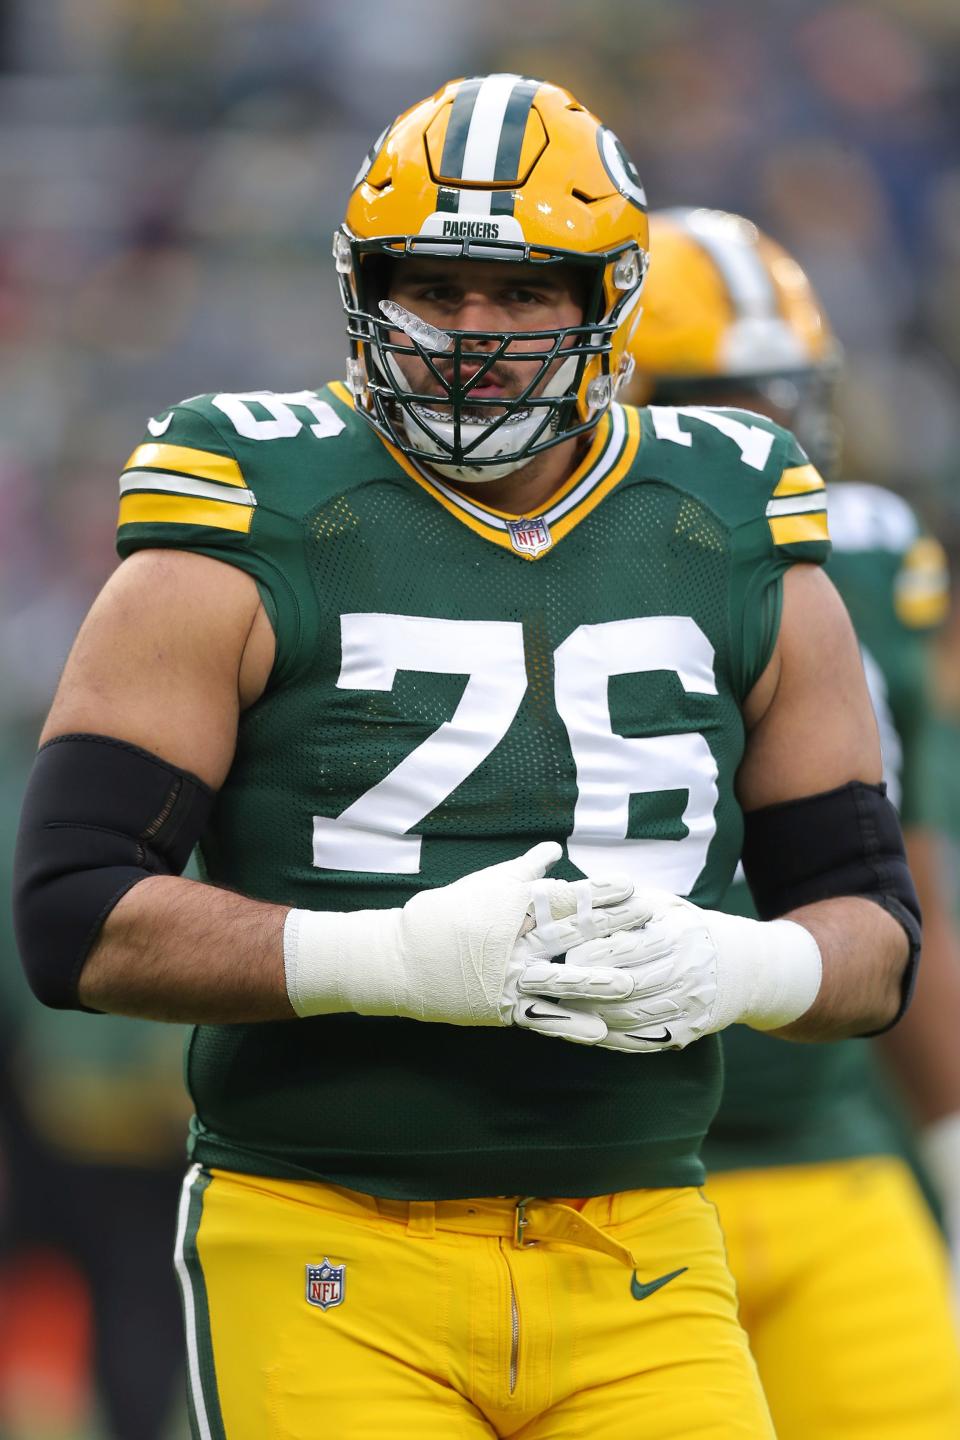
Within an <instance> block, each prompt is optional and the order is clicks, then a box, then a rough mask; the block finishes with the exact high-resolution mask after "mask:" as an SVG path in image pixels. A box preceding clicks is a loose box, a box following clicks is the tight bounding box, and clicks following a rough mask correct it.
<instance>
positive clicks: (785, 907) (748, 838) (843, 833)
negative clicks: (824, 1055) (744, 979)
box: [743, 780, 921, 1029]
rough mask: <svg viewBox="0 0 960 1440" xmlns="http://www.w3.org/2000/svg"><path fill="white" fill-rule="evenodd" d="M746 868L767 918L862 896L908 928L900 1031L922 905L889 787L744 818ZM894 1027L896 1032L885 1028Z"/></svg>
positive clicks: (853, 786)
mask: <svg viewBox="0 0 960 1440" xmlns="http://www.w3.org/2000/svg"><path fill="white" fill-rule="evenodd" d="M743 869H744V873H745V874H746V877H747V881H748V883H749V885H750V889H751V891H752V893H753V898H754V902H755V904H756V907H757V913H758V915H759V916H760V918H761V920H773V919H776V917H777V916H779V915H784V914H786V913H787V911H789V910H796V909H798V908H799V907H800V906H801V905H810V904H813V902H814V901H816V900H830V899H833V898H835V897H837V896H841V895H856V896H860V897H861V898H862V899H865V900H873V901H874V902H875V903H876V904H877V905H880V906H882V907H883V909H884V910H887V911H888V912H889V913H890V914H891V915H892V916H893V917H894V919H896V920H897V921H899V923H900V925H901V926H902V927H903V930H904V931H905V933H906V936H907V941H908V943H909V956H908V960H907V966H906V969H905V971H904V975H903V982H902V986H901V997H900V1005H899V1008H898V1010H897V1013H896V1015H895V1016H894V1018H893V1019H892V1020H891V1021H890V1025H895V1024H896V1022H897V1020H899V1019H900V1016H901V1015H902V1014H903V1013H904V1011H905V1010H906V1008H907V1006H908V1005H909V1003H910V997H911V995H912V994H913V986H914V982H915V980H916V971H917V963H918V961H919V958H920V923H921V915H920V902H919V900H918V899H917V892H916V890H915V888H914V884H913V878H912V876H911V874H910V870H909V867H908V865H907V857H906V853H905V851H904V846H903V835H902V833H901V830H900V821H899V819H898V818H897V812H896V810H895V809H894V808H893V806H892V805H891V803H890V801H889V800H888V799H887V793H886V786H885V785H866V784H864V783H863V782H862V781H859V780H855V781H852V782H851V783H850V784H849V785H842V786H840V788H839V789H837V790H827V791H825V792H824V793H823V794H821V795H807V796H804V797H803V798H802V799H800V800H789V801H786V802H785V803H784V804H782V805H770V806H767V807H766V808H765V809H763V810H753V811H751V812H749V813H748V814H747V815H746V816H745V817H744V837H743ZM885 1028H887V1029H888V1028H889V1026H887V1027H885Z"/></svg>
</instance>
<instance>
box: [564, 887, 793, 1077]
mask: <svg viewBox="0 0 960 1440" xmlns="http://www.w3.org/2000/svg"><path fill="white" fill-rule="evenodd" d="M632 904H633V905H634V907H635V908H636V909H637V910H638V911H643V912H645V913H644V915H643V918H642V919H641V921H640V923H639V925H638V927H637V928H635V929H631V930H618V931H616V932H615V933H611V934H610V935H609V936H607V937H604V938H602V939H597V940H590V941H587V942H586V943H584V944H583V945H578V946H575V947H574V948H572V949H570V950H569V951H568V953H567V963H568V964H569V965H572V966H575V967H576V968H577V969H578V970H579V969H583V968H584V967H585V966H591V965H598V966H600V967H601V968H602V969H603V970H604V971H607V970H608V969H609V968H610V966H615V967H617V968H618V969H620V970H621V971H622V973H624V974H625V975H629V976H630V978H631V981H632V987H633V988H632V993H631V994H630V995H629V996H628V997H627V998H626V999H624V1000H622V1001H619V1002H616V1003H613V1004H608V1005H605V1006H604V1008H603V1019H604V1023H605V1024H606V1026H607V1031H608V1033H607V1035H606V1036H604V1037H603V1038H602V1039H601V1040H599V1041H598V1042H597V1043H598V1044H599V1045H601V1046H603V1047H604V1048H605V1049H610V1050H629V1051H641V1052H651V1051H657V1050H682V1049H683V1048H684V1047H685V1046H687V1045H689V1044H691V1042H692V1041H694V1040H699V1039H700V1037H701V1036H702V1035H709V1034H712V1033H713V1032H714V1031H716V1030H723V1029H725V1028H726V1027H727V1026H728V1025H732V1024H734V1023H736V1022H740V1023H741V1024H745V1025H751V1026H753V1027H754V1028H755V1029H758V1030H774V1029H778V1028H779V1027H781V1026H783V1025H788V1024H789V1023H790V1022H791V1021H792V1020H796V1019H799V1017H800V1016H801V1015H803V1014H804V1013H805V1012H806V1011H807V1010H809V1008H810V1006H811V1005H812V1004H813V1002H814V1000H815V999H816V996H817V992H818V990H819V988H820V977H821V962H820V951H819V948H818V946H817V942H816V940H815V939H814V938H813V936H812V935H811V934H810V932H809V930H806V929H804V927H803V926H802V925H797V924H795V923H794V922H792V921H790V920H772V921H760V920H749V919H746V918H745V917H743V916H739V915H724V914H722V913H721V912H720V911H718V910H703V909H701V908H700V907H699V906H698V905H693V904H691V903H690V901H688V900H682V899H680V897H679V896H677V895H671V894H670V893H669V891H666V890H655V889H652V888H640V889H638V890H636V891H635V892H634V895H633V897H632ZM574 1003H575V1005H576V1002H574Z"/></svg>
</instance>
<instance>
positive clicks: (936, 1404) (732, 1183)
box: [705, 1157, 960, 1440]
mask: <svg viewBox="0 0 960 1440" xmlns="http://www.w3.org/2000/svg"><path fill="white" fill-rule="evenodd" d="M705 1193H706V1194H707V1196H708V1197H709V1198H710V1199H711V1200H713V1201H714V1203H715V1204H716V1206H717V1210H718V1212H719V1216H720V1223H721V1226H722V1227H723V1231H724V1234H725V1235H726V1239H727V1255H728V1259H729V1262H730V1268H731V1270H732V1271H733V1275H734V1279H735V1280H736V1282H737V1289H738V1292H739V1296H740V1318H741V1320H742V1321H743V1324H744V1326H745V1328H746V1330H747V1333H748V1334H749V1336H750V1344H751V1346H752V1349H753V1353H754V1355H755V1356H756V1360H757V1365H758V1366H759V1369H760V1377H761V1379H762V1381H763V1384H764V1388H765V1390H766V1393H767V1399H768V1401H769V1403H770V1410H771V1413H772V1415H773V1419H774V1424H775V1425H776V1429H777V1435H778V1436H779V1437H780V1440H958V1437H960V1341H958V1337H957V1331H956V1328H955V1325H954V1321H953V1316H952V1312H951V1302H950V1296H949V1289H948V1285H949V1281H948V1274H947V1258H946V1253H945V1250H944V1246H943V1243H942V1241H941V1239H940V1236H939V1234H938V1232H937V1230H936V1227H935V1225H934V1223H933V1221H932V1219H931V1217H930V1214H929V1211H928V1210H927V1207H926V1205H925V1203H924V1201H923V1198H922V1196H921V1195H920V1192H919V1190H918V1188H917V1185H916V1182H915V1181H914V1179H913V1176H912V1175H911V1174H910V1171H909V1170H908V1168H907V1167H906V1165H904V1164H903V1163H902V1162H901V1161H899V1160H895V1159H892V1158H889V1157H880V1158H870V1159H861V1160H843V1161H836V1162H831V1163H829V1164H822V1165H800V1166H796V1167H786V1168H777V1169H771V1170H751V1171H736V1172H730V1173H728V1174H719V1175H715V1176H712V1177H711V1179H710V1182H709V1184H708V1185H707V1188H706V1192H705Z"/></svg>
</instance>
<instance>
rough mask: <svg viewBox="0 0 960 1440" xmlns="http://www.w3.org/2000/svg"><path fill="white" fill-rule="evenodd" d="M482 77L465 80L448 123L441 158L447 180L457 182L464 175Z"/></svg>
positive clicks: (442, 168)
mask: <svg viewBox="0 0 960 1440" xmlns="http://www.w3.org/2000/svg"><path fill="white" fill-rule="evenodd" d="M482 84H483V79H482V77H481V78H480V79H477V80H465V81H464V82H463V84H462V85H461V86H460V89H459V90H458V91H457V95H456V99H455V100H454V102H453V107H452V109H451V111H450V119H449V120H448V122H447V133H446V135H445V137H444V141H443V154H442V156H441V157H440V173H441V175H442V176H443V177H444V179H447V180H456V179H458V178H459V177H460V176H461V175H462V174H463V157H464V154H465V152H466V148H467V135H468V133H469V131H470V121H471V120H472V119H473V110H474V106H475V105H476V103H477V96H478V95H479V94H480V86H481V85H482Z"/></svg>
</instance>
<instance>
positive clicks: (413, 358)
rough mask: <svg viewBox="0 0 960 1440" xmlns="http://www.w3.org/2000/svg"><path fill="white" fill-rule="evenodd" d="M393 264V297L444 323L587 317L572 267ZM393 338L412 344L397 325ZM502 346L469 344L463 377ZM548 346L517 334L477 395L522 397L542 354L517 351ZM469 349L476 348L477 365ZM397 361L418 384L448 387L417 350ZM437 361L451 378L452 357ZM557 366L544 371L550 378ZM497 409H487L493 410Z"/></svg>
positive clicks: (487, 326)
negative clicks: (529, 356)
mask: <svg viewBox="0 0 960 1440" xmlns="http://www.w3.org/2000/svg"><path fill="white" fill-rule="evenodd" d="M392 268H393V274H392V277H391V284H390V293H389V298H390V299H391V300H394V301H396V303H397V304H399V305H402V306H403V307H404V309H406V310H410V311H412V313H413V314H414V315H417V316H419V318H420V319H421V320H426V321H427V322H428V323H429V324H430V325H435V326H436V327H437V328H438V329H439V330H484V331H491V332H494V334H499V335H502V334H503V333H504V332H505V331H510V332H514V331H523V330H560V329H564V328H566V327H567V326H570V325H579V324H580V323H581V322H582V320H583V306H582V303H581V299H580V290H579V286H578V284H577V280H576V276H575V274H574V272H573V270H572V269H571V268H569V267H566V266H551V267H550V268H549V269H548V268H547V267H545V266H543V265H523V264H514V263H513V262H509V263H506V262H503V261H477V260H430V259H426V258H423V259H420V258H417V259H410V260H405V261H403V262H402V263H400V264H397V265H395V266H394V267H392ZM391 339H392V340H393V341H395V342H397V343H398V344H404V345H409V343H410V342H409V341H408V340H407V337H406V336H405V335H403V334H402V333H401V332H399V331H392V332H391ZM496 346H497V340H496V339H494V338H492V337H491V338H490V339H489V340H480V341H477V342H476V345H475V346H471V347H470V348H465V351H464V354H465V357H466V361H465V363H464V365H463V367H462V370H461V377H462V380H463V381H467V380H469V379H470V377H471V375H472V374H475V373H476V371H477V370H479V369H480V367H481V364H482V360H483V356H484V355H485V354H489V352H490V351H491V350H494V349H496ZM548 348H549V341H547V342H545V341H544V340H543V339H542V338H541V339H536V338H531V339H529V340H524V339H518V340H513V341H512V342H511V344H510V345H509V347H508V349H507V351H506V352H505V354H508V355H509V356H510V357H511V358H510V359H509V360H499V361H497V363H496V364H495V365H493V366H492V367H491V369H490V370H489V371H488V373H487V374H486V375H485V376H484V377H483V381H482V383H480V384H479V385H477V386H475V387H474V389H473V390H472V391H471V394H472V395H474V396H476V398H477V399H483V400H496V399H498V398H500V397H503V398H504V399H512V398H514V397H516V396H517V395H519V394H521V392H522V391H523V390H524V389H525V388H526V386H527V385H529V384H530V382H531V381H532V380H533V379H534V377H535V376H536V375H537V373H538V371H539V370H540V368H541V364H542V361H540V360H530V361H524V360H523V359H522V358H515V357H522V356H523V354H524V353H525V352H538V353H539V354H541V355H542V354H543V352H544V350H546V349H548ZM470 349H475V351H476V354H477V361H476V364H475V365H474V366H473V367H472V368H471V366H470V364H469V354H470ZM396 360H397V363H398V364H399V366H400V367H401V369H402V371H403V374H404V377H405V378H406V381H407V383H408V384H409V386H410V388H411V389H412V390H414V391H417V392H419V393H421V394H423V393H426V394H430V395H438V396H439V395H441V394H442V393H443V387H442V386H441V385H440V384H439V382H438V381H437V379H436V377H435V376H434V375H431V374H430V371H429V369H428V367H427V365H426V364H424V362H423V361H422V360H421V359H420V357H419V356H418V355H409V354H406V355H405V354H397V355H396ZM436 363H437V367H438V369H439V370H440V371H441V373H443V374H444V377H445V378H446V379H450V378H451V376H452V361H446V360H444V358H443V356H442V355H438V356H437V358H436ZM556 363H557V364H559V363H560V362H559V361H557V362H556ZM554 368H555V367H551V370H550V371H549V372H548V373H547V374H546V375H544V376H543V381H542V383H543V384H545V383H546V381H547V379H548V378H549V374H550V373H552V370H553V369H554ZM537 388H538V390H539V389H540V388H541V387H540V386H538V387H537ZM478 408H479V407H478ZM494 413H496V412H494ZM490 414H491V411H490V410H489V409H487V410H486V416H487V417H489V416H490Z"/></svg>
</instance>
